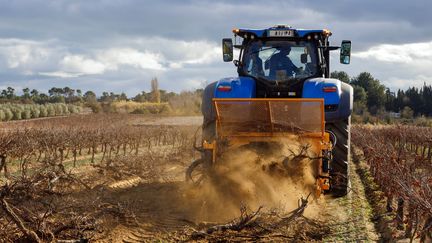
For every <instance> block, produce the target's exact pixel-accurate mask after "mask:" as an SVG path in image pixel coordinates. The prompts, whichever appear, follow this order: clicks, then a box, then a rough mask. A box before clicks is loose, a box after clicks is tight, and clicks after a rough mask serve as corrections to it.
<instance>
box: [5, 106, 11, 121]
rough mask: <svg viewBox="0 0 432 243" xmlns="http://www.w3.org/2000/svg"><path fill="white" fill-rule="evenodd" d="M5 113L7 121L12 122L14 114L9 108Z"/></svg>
mask: <svg viewBox="0 0 432 243" xmlns="http://www.w3.org/2000/svg"><path fill="white" fill-rule="evenodd" d="M4 113H5V121H10V120H12V119H13V113H12V111H11V110H10V109H9V108H5V109H4Z"/></svg>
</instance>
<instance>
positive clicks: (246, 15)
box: [0, 0, 432, 94]
mask: <svg viewBox="0 0 432 243" xmlns="http://www.w3.org/2000/svg"><path fill="white" fill-rule="evenodd" d="M0 5H1V6H2V7H1V8H0V39H3V40H4V39H10V38H13V39H17V40H22V41H30V42H32V43H35V44H34V45H32V48H35V50H37V48H42V49H43V50H45V49H46V50H48V51H47V52H48V54H47V56H46V57H45V58H39V59H37V58H36V59H34V60H33V61H27V62H24V63H22V64H21V65H18V66H16V67H11V65H10V64H11V62H10V61H11V60H10V58H11V56H8V55H7V54H6V55H2V52H1V48H0V86H4V85H12V84H11V82H12V81H13V82H15V86H31V87H32V88H38V89H48V88H50V87H52V86H62V85H68V86H72V87H82V88H83V89H94V90H95V91H97V92H101V91H103V90H113V91H116V92H120V91H125V92H128V94H133V93H134V92H136V91H139V90H142V89H147V90H148V89H149V80H150V79H151V78H152V77H154V76H157V77H159V80H160V82H161V86H162V88H165V89H169V90H175V91H180V90H182V89H187V88H188V87H187V86H191V85H192V86H193V85H197V84H198V83H199V81H198V80H202V81H212V80H216V79H218V78H221V77H224V76H234V75H235V68H234V67H233V66H232V65H230V64H226V63H223V62H222V61H221V57H219V56H217V55H219V54H218V53H217V52H218V51H219V50H218V49H216V50H215V51H214V52H213V54H211V53H212V52H208V51H209V49H212V48H214V47H217V48H219V43H220V39H221V38H223V37H229V36H232V33H231V29H232V28H233V27H251V28H265V27H268V26H272V25H274V24H279V23H287V24H290V25H292V26H294V27H300V28H329V29H331V30H332V31H333V33H334V34H333V43H334V44H338V43H339V42H340V41H341V40H343V39H351V40H352V41H353V51H354V52H364V51H367V50H368V49H369V48H371V47H373V46H377V45H380V44H404V43H416V42H429V41H431V40H432V31H431V28H430V27H429V23H430V22H432V15H430V14H429V10H430V9H432V2H430V1H426V0H415V1H391V0H385V1H373V0H366V1H356V0H336V1H312V0H310V1H299V0H288V1H286V0H277V1H271V2H270V1H258V0H250V1H228V0H224V1H210V0H204V1H198V0H185V1H175V0H168V1H150V0H145V1H144V0H94V1H87V0H77V1H67V0H33V1H8V0H0ZM197 43H198V44H197ZM203 43H205V44H203ZM187 45H189V47H190V45H192V46H194V47H195V50H193V51H191V49H190V48H189V47H188V46H187ZM185 46H186V47H185ZM119 48H120V49H121V48H129V49H133V50H135V51H136V52H138V54H136V53H135V55H138V56H139V53H141V54H142V53H145V52H146V51H147V52H149V53H154V54H158V55H161V58H160V60H158V64H160V65H162V66H163V68H164V70H155V69H154V68H153V69H143V68H139V67H138V68H137V66H139V65H141V67H143V66H146V65H144V64H145V63H143V62H141V64H139V63H140V62H139V60H135V61H133V60H123V61H117V62H114V61H113V60H112V59H115V58H109V60H106V59H103V58H102V57H101V56H103V55H101V54H100V53H101V52H104V51H105V52H106V51H107V50H110V49H119ZM204 52H206V53H210V54H208V56H207V57H205V59H202V60H201V59H200V57H201V56H203V55H200V54H201V53H204ZM65 56H70V57H72V58H70V59H68V60H69V62H67V61H64V58H65ZM114 56H115V55H114ZM117 57H118V56H117ZM80 58H81V59H80ZM118 58H119V57H118ZM150 59H151V58H150ZM80 60H84V61H87V64H88V67H90V70H89V69H84V70H80V69H73V68H71V67H74V65H72V64H74V63H75V62H80ZM140 60H141V59H140ZM336 60H337V59H336ZM370 63H373V64H374V65H370ZM66 64H70V65H69V66H67V65H66ZM92 64H93V65H94V66H93V68H92ZM12 66H13V65H12ZM333 66H334V69H338V70H346V71H348V72H349V73H350V74H351V75H356V74H358V72H360V71H370V72H371V73H372V74H374V75H375V74H376V75H378V77H379V78H380V79H382V80H390V79H391V80H396V79H397V78H407V77H413V76H415V75H416V73H415V71H412V70H405V71H403V70H404V68H406V67H405V66H398V69H399V70H396V71H394V70H391V69H392V67H394V66H391V65H389V64H387V63H383V62H380V61H376V60H372V61H368V60H366V59H356V58H355V57H354V58H353V63H352V65H350V66H342V65H339V64H334V65H333ZM152 67H154V66H152ZM68 68H69V69H68ZM382 70H385V71H382ZM85 71H86V72H85ZM61 72H66V73H63V74H65V75H64V76H67V75H68V74H69V75H70V77H63V78H62V77H60V76H61V74H62V73H61ZM73 74H75V76H77V77H72V76H74V75H73ZM50 75H51V76H52V75H54V76H55V75H57V76H58V77H50ZM427 76H429V75H425V77H427ZM430 76H432V74H431V75H430ZM426 81H427V80H426ZM395 82H396V81H394V82H393V83H395ZM388 84H389V85H390V86H391V85H392V82H390V81H389V82H388ZM407 85H408V84H407ZM185 86H186V87H185ZM394 87H396V86H394Z"/></svg>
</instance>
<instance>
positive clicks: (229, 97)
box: [186, 25, 353, 196]
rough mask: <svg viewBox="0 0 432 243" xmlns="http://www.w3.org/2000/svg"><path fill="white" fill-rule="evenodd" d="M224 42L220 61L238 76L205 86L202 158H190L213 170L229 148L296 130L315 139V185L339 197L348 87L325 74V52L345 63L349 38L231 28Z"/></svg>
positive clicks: (346, 148) (344, 171)
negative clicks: (336, 53) (335, 42)
mask: <svg viewBox="0 0 432 243" xmlns="http://www.w3.org/2000/svg"><path fill="white" fill-rule="evenodd" d="M233 33H234V37H235V40H234V42H233V40H232V39H231V38H225V39H223V40H222V49H223V60H224V61H225V62H232V61H233V59H234V58H233V57H234V52H233V50H234V48H236V49H237V50H238V53H239V56H238V58H237V59H236V60H234V61H233V63H234V65H235V66H236V67H237V72H238V77H233V78H223V79H221V80H219V81H217V82H213V83H211V84H209V85H208V86H207V87H206V88H205V90H204V94H203V99H202V113H203V116H204V121H203V133H202V147H201V151H202V157H201V158H200V159H199V160H197V161H195V162H194V163H192V165H191V167H190V168H189V169H188V171H187V175H186V176H187V178H188V179H190V180H194V179H193V176H192V174H193V170H194V169H196V168H197V167H198V166H199V165H200V166H203V167H204V168H207V170H211V169H210V168H211V167H212V166H214V164H215V163H217V161H218V158H219V157H220V156H221V153H223V151H226V147H227V146H228V147H229V146H240V145H243V144H247V143H250V142H255V143H256V142H263V141H264V142H269V141H273V140H276V139H278V138H280V137H288V136H289V135H288V134H291V133H293V132H295V133H296V134H297V135H301V137H302V138H307V139H309V140H308V141H311V142H310V143H316V144H318V148H317V149H318V150H320V153H321V156H320V163H319V164H318V167H317V170H318V172H317V190H318V191H319V193H320V192H325V191H328V192H331V193H333V194H334V195H335V196H343V195H345V194H346V193H347V191H348V187H349V185H348V184H349V178H348V161H349V159H350V120H351V113H352V107H353V88H352V87H351V86H350V85H349V84H347V83H344V82H341V81H340V80H337V79H332V78H330V77H329V76H330V75H329V74H330V51H333V50H337V49H340V62H341V63H342V64H349V63H350V53H351V41H346V40H344V41H342V44H341V46H340V47H339V46H331V45H330V43H329V37H330V36H331V35H332V33H331V32H330V31H329V30H326V29H323V30H305V29H295V28H292V27H290V26H287V25H277V26H275V27H271V28H267V29H233Z"/></svg>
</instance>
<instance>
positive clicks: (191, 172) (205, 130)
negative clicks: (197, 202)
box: [186, 82, 216, 185]
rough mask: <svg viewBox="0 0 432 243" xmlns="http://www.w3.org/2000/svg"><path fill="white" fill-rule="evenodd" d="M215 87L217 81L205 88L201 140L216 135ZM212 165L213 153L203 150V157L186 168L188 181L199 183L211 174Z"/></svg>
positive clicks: (212, 138)
mask: <svg viewBox="0 0 432 243" xmlns="http://www.w3.org/2000/svg"><path fill="white" fill-rule="evenodd" d="M215 88H216V82H214V83H211V84H209V85H208V86H207V87H206V88H205V89H204V93H203V97H202V105H201V112H202V114H203V117H204V119H203V125H202V139H201V142H202V141H204V140H206V141H208V142H210V141H213V140H214V138H215V137H216V111H215V108H214V107H213V102H212V100H213V97H214V91H215ZM212 166H213V163H212V153H211V152H210V151H205V150H204V151H202V152H201V158H199V159H197V160H195V161H194V162H192V164H191V165H190V166H189V168H188V169H187V170H186V181H189V182H192V183H194V184H196V185H199V184H200V183H201V182H202V181H203V180H204V179H205V177H207V176H209V175H210V173H211V170H212Z"/></svg>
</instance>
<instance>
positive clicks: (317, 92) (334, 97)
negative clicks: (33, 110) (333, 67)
mask: <svg viewBox="0 0 432 243" xmlns="http://www.w3.org/2000/svg"><path fill="white" fill-rule="evenodd" d="M331 87H335V88H336V91H335V92H325V91H324V90H325V88H331ZM341 92H342V90H341V81H339V80H337V79H324V78H313V79H309V80H306V81H305V83H304V84H303V95H302V97H303V98H323V99H324V105H338V104H339V101H340V95H341Z"/></svg>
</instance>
